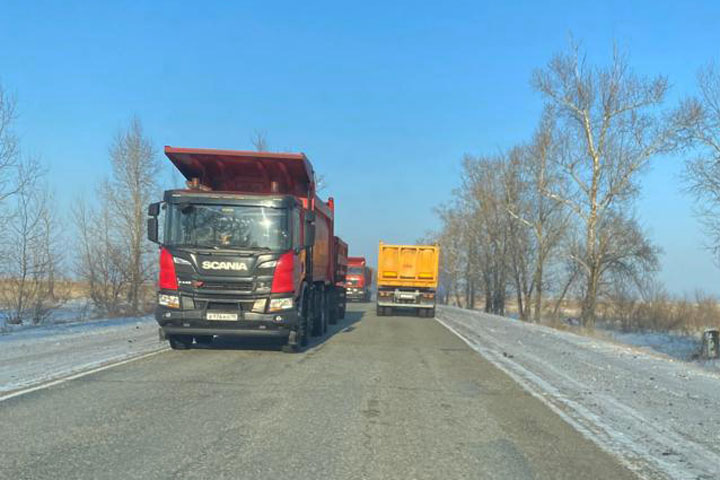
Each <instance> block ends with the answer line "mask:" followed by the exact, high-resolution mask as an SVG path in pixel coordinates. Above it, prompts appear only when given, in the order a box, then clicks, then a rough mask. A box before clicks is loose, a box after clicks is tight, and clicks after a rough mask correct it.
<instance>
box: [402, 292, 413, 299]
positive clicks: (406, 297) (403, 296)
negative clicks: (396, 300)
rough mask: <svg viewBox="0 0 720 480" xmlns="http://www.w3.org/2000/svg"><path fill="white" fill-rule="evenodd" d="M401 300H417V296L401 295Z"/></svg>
mask: <svg viewBox="0 0 720 480" xmlns="http://www.w3.org/2000/svg"><path fill="white" fill-rule="evenodd" d="M400 298H402V299H403V300H413V299H414V298H415V295H408V294H402V293H401V294H400Z"/></svg>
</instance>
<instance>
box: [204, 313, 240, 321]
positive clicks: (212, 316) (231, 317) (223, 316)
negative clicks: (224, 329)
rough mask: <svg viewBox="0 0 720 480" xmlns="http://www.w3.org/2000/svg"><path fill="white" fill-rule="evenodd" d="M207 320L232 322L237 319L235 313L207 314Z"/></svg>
mask: <svg viewBox="0 0 720 480" xmlns="http://www.w3.org/2000/svg"><path fill="white" fill-rule="evenodd" d="M206 318H207V319H208V320H224V321H233V320H237V319H238V314H237V313H208V314H207V317H206Z"/></svg>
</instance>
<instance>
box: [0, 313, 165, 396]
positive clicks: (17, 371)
mask: <svg viewBox="0 0 720 480" xmlns="http://www.w3.org/2000/svg"><path fill="white" fill-rule="evenodd" d="M70 320H71V317H70V316H69V315H68V316H65V317H64V318H62V319H60V320H58V322H59V323H48V324H45V325H40V326H12V327H13V329H12V330H11V331H10V333H5V334H0V394H3V393H7V392H10V391H13V390H19V389H22V388H25V387H29V386H32V385H35V384H38V383H42V382H46V381H49V380H53V379H56V378H60V377H64V376H67V375H71V374H74V373H78V372H80V371H83V370H87V369H90V368H94V367H98V366H100V365H104V364H107V363H112V362H116V361H120V360H123V359H126V358H130V357H133V356H136V355H141V354H143V353H147V352H152V351H154V350H159V349H164V348H167V347H166V345H167V344H166V343H165V342H160V341H159V340H158V334H157V324H156V323H155V320H154V319H153V318H152V316H147V317H141V318H113V319H100V320H92V321H85V322H74V323H72V322H71V323H67V322H69V321H70Z"/></svg>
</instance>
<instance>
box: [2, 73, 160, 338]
mask: <svg viewBox="0 0 720 480" xmlns="http://www.w3.org/2000/svg"><path fill="white" fill-rule="evenodd" d="M16 119H17V102H16V100H15V98H14V97H13V96H12V95H10V94H9V93H8V92H7V90H5V89H4V88H2V86H0V223H2V225H3V227H4V228H2V229H0V323H2V324H22V323H34V324H37V323H41V322H43V321H44V320H45V319H46V318H47V317H48V315H49V314H50V313H51V312H52V310H53V309H55V308H57V307H59V306H60V305H62V304H63V303H64V302H65V301H66V300H67V299H68V298H69V296H70V290H71V288H72V287H73V286H75V289H76V290H77V289H79V290H80V291H81V295H83V296H86V297H88V298H89V300H90V301H91V303H92V305H93V307H94V309H95V310H96V311H97V313H99V314H109V315H118V314H130V315H135V314H138V313H141V312H143V311H144V310H146V308H147V303H148V300H149V298H148V294H149V293H151V288H150V287H149V285H151V283H152V282H151V277H152V276H153V274H154V271H153V268H154V264H155V262H154V255H153V251H154V249H153V248H152V247H151V245H150V244H149V243H148V242H147V240H146V232H145V217H146V215H145V209H146V208H147V205H148V203H150V202H151V200H152V199H153V198H155V196H156V195H157V193H158V179H159V178H160V175H159V173H160V164H159V161H158V160H157V156H156V154H155V151H154V149H153V146H152V142H151V140H150V139H149V138H148V137H147V136H146V135H145V134H144V132H143V129H142V125H141V123H140V121H139V120H138V119H137V118H133V119H132V120H131V121H130V123H129V125H128V127H127V128H125V129H122V130H121V131H120V132H119V133H118V134H117V135H116V136H115V138H114V140H113V141H112V144H111V146H110V150H109V159H110V164H111V167H112V168H111V175H110V176H109V178H108V179H107V180H105V181H104V182H102V183H101V184H100V185H99V186H98V187H97V189H96V190H95V191H94V192H93V195H91V197H90V199H83V200H79V201H78V202H77V203H76V206H75V208H74V209H73V211H72V215H71V221H70V222H64V223H69V224H71V225H72V226H73V227H74V228H67V227H66V226H65V225H61V223H63V222H61V221H60V220H59V219H61V218H62V212H61V210H60V209H58V208H57V206H56V205H55V203H54V201H53V196H52V193H51V191H50V189H49V187H48V184H47V181H46V179H45V172H44V168H43V166H42V163H41V162H40V161H39V160H38V159H37V158H35V157H31V156H27V155H25V154H23V152H22V151H21V148H20V142H19V140H18V137H17V135H16V134H15V133H14V123H15V121H16Z"/></svg>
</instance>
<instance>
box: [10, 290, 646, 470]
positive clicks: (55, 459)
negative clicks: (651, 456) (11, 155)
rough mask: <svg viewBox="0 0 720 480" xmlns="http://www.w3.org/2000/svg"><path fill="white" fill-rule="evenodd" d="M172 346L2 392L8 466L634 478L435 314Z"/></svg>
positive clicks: (368, 312)
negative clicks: (278, 342)
mask: <svg viewBox="0 0 720 480" xmlns="http://www.w3.org/2000/svg"><path fill="white" fill-rule="evenodd" d="M273 347H274V346H273V345H263V344H242V343H240V344H239V343H222V344H221V345H220V346H219V347H216V348H213V349H195V350H191V351H167V352H161V353H158V354H156V355H153V356H150V357H147V358H141V359H139V360H137V361H134V362H130V363H125V364H122V365H118V366H116V367H114V368H110V369H106V370H103V371H100V372H97V373H93V374H90V375H87V376H83V377H80V378H76V379H74V380H71V381H68V382H65V383H62V384H59V385H55V386H51V387H49V388H45V389H41V390H37V391H33V392H31V393H27V394H25V395H20V396H17V397H13V398H10V399H8V400H5V401H3V402H0V438H2V439H3V443H2V447H0V478H9V479H10V478H12V479H23V478H28V479H29V478H32V479H39V478H52V479H57V478H88V479H101V478H123V479H127V478H142V479H148V478H252V479H273V480H274V479H284V478H297V479H319V478H328V479H344V478H347V479H394V478H398V479H410V478H414V479H455V478H468V479H470V478H472V479H476V478H498V479H514V478H517V479H531V478H533V479H535V478H538V479H541V478H547V479H563V478H567V479H577V478H612V479H625V478H635V477H634V474H632V473H631V472H630V471H629V470H627V469H626V468H625V467H624V466H622V464H621V463H620V462H619V461H617V460H616V459H615V458H614V457H612V456H610V455H609V454H607V453H606V452H605V451H603V450H601V449H600V448H598V447H597V446H595V444H593V443H592V442H590V441H589V440H587V439H585V438H584V437H583V436H582V435H581V434H579V433H578V432H576V431H575V430H573V429H572V428H571V427H570V426H569V425H568V424H567V423H565V422H564V421H563V420H562V419H561V418H560V417H559V416H557V415H556V414H555V413H553V412H552V411H551V410H550V409H549V408H548V407H546V406H545V405H544V404H543V403H542V402H540V401H539V400H537V399H536V398H535V397H533V396H532V395H530V394H528V393H526V392H525V391H524V390H523V389H522V388H521V387H520V386H518V385H517V384H516V383H514V381H513V380H511V379H510V378H509V377H508V376H506V375H505V374H504V373H502V372H501V371H500V370H498V369H497V368H495V367H494V366H492V364H490V363H489V362H487V361H486V360H484V359H483V358H482V357H481V356H480V355H478V354H477V353H475V352H474V351H473V350H471V349H470V348H469V347H467V345H466V344H465V343H464V342H463V341H462V340H460V339H459V338H458V337H456V336H455V335H454V334H452V333H451V332H450V331H448V330H447V329H446V328H445V327H443V326H442V325H441V324H439V323H438V322H436V321H435V320H432V319H424V318H414V317H402V316H396V317H376V315H375V313H374V306H372V305H371V304H364V305H363V304H356V305H351V308H350V310H349V311H348V315H347V318H346V320H345V321H344V322H343V323H342V324H341V325H338V326H337V327H335V328H334V329H333V330H332V331H331V332H330V334H329V335H328V337H326V338H324V339H322V340H321V341H317V342H315V343H314V344H313V345H312V346H311V347H310V348H309V349H308V350H307V351H305V352H303V353H300V354H296V355H289V354H283V353H282V352H280V351H277V350H274V349H273Z"/></svg>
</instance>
